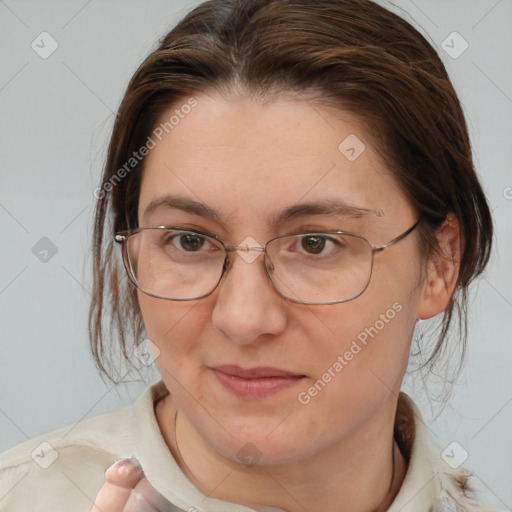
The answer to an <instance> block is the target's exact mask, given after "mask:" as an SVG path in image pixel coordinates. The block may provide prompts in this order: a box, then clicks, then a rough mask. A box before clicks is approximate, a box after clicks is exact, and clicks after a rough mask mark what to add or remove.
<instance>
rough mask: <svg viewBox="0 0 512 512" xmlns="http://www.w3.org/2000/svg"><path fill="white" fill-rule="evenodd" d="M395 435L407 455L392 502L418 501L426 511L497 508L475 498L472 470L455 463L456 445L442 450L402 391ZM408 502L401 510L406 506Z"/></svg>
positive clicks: (493, 511)
mask: <svg viewBox="0 0 512 512" xmlns="http://www.w3.org/2000/svg"><path fill="white" fill-rule="evenodd" d="M395 438H396V439H397V442H398V443H399V445H400V448H401V450H402V453H405V454H406V455H407V459H408V469H407V474H406V478H405V480H404V484H403V488H402V489H401V492H400V493H399V499H398V500H397V503H396V504H394V505H398V504H399V503H400V502H401V499H402V500H403V499H405V500H404V501H405V502H406V503H407V505H411V507H410V510H415V507H414V505H413V503H414V502H415V501H417V503H416V505H418V507H417V508H416V510H418V509H423V510H426V511H427V510H428V512H499V511H498V510H497V509H493V508H491V507H488V506H486V505H485V504H483V503H481V502H480V501H478V500H477V499H476V497H475V494H476V493H475V490H474V488H473V486H472V485H471V477H472V476H473V474H472V472H471V471H469V470H468V469H466V468H464V467H462V466H461V465H460V464H458V461H457V458H458V456H457V453H454V450H455V451H456V448H457V445H454V446H453V447H447V448H446V449H445V450H442V449H441V448H440V447H439V446H437V445H436V444H435V443H434V442H432V440H431V438H430V434H429V432H428V428H427V426H426V424H425V423H424V421H423V418H422V416H421V413H420V411H419V409H418V407H417V406H416V404H415V403H414V401H413V400H412V398H411V397H409V396H408V395H407V394H405V393H403V392H401V393H400V398H399V402H398V407H397V414H396V418H395ZM451 448H453V449H451ZM400 498H401V499H400ZM409 500H410V502H409ZM407 505H406V506H405V509H404V510H409V508H408V506H407ZM395 508H396V507H395ZM395 508H393V507H392V508H391V509H390V510H392V511H393V512H394V510H395ZM397 510H398V509H397Z"/></svg>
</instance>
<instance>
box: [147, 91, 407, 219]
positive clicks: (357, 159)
mask: <svg viewBox="0 0 512 512" xmlns="http://www.w3.org/2000/svg"><path fill="white" fill-rule="evenodd" d="M194 102H195V106H194V107H193V108H183V106H184V105H187V104H191V102H190V98H184V99H183V100H182V102H181V103H180V102H178V103H176V104H175V105H174V106H173V107H172V109H170V110H169V111H168V112H166V113H165V114H164V115H163V116H162V118H161V119H160V123H159V124H158V125H157V126H156V127H155V128H156V129H158V128H159V127H160V131H159V132H156V133H160V136H161V140H159V139H158V138H155V137H154V136H153V138H154V139H155V147H154V148H153V149H151V151H150V152H149V154H148V156H147V157H146V160H145V166H144V172H143V178H142V184H141V193H140V201H139V219H141V218H142V214H143V212H144V209H145V208H146V207H147V206H148V204H149V203H150V202H152V201H154V200H155V199H158V197H162V196H165V195H172V196H175V195H181V196H185V197H188V198H189V199H192V200H195V201H197V202H200V203H205V204H207V205H208V206H209V207H211V208H214V209H215V211H219V212H220V213H221V214H222V215H223V216H224V217H225V218H226V219H227V218H229V219H231V220H232V221H233V222H235V221H242V220H244V219H247V220H249V217H252V220H254V218H258V219H261V218H263V212H265V213H268V212H273V213H274V215H272V218H274V219H275V218H276V214H277V211H278V210H279V209H280V207H285V206H286V207H289V206H290V205H293V204H295V205H296V204H300V203H302V202H312V201H317V200H320V199H325V198H329V199H331V200H339V201H342V202H345V203H347V204H351V205H356V206H359V207H362V208H367V209H369V210H375V209H377V210H383V211H385V212H386V214H391V213H392V212H393V211H395V210H399V209H400V208H404V207H406V206H407V205H406V202H405V198H404V196H403V194H402V193H401V192H400V189H399V186H398V184H397V183H396V182H395V180H394V178H393V177H392V175H391V173H390V172H389V170H388V169H387V168H386V166H385V164H384V162H383V160H382V159H381V158H380V157H379V155H378V153H377V151H376V148H374V146H373V145H372V141H371V140H370V139H369V136H368V134H367V133H366V132H365V130H364V128H363V124H362V123H361V122H360V121H358V119H357V118H356V117H355V116H354V115H353V114H349V113H348V112H344V111H341V110H340V111H336V115H334V114H333V112H332V110H331V111H329V110H327V109H322V108H321V107H319V106H318V105H313V104H312V103H310V102H308V101H306V100H304V99H285V98H281V99H277V100H275V101H273V102H271V103H265V104H263V103H261V102H257V101H255V100H253V99H251V98H249V97H246V96H237V97H232V98H229V99H227V98H224V97H222V96H220V95H215V94H210V95H206V94H205V95H197V96H195V97H194ZM171 118H172V122H170V121H171ZM165 123H167V125H166V124H165ZM154 133H155V130H154V131H153V134H154ZM395 213H396V212H395Z"/></svg>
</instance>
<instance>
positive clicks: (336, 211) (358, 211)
mask: <svg viewBox="0 0 512 512" xmlns="http://www.w3.org/2000/svg"><path fill="white" fill-rule="evenodd" d="M162 208H164V209H171V208H176V209H178V210H182V211H185V212H189V213H193V214H195V215H199V216H200V217H205V218H207V219H211V220H214V221H216V222H218V223H220V224H222V225H224V223H223V222H222V220H221V218H220V216H219V214H218V213H217V212H215V210H213V209H211V208H210V207H208V206H207V205H205V204H204V203H201V202H198V201H194V200H193V199H189V198H186V197H182V196H172V195H168V196H165V197H161V198H158V199H155V200H153V201H151V202H150V203H149V205H148V206H147V207H146V209H145V210H144V213H143V216H144V217H146V216H148V215H150V214H152V213H154V212H155V211H157V210H160V209H162ZM315 215H336V216H342V217H351V218H356V219H360V218H364V217H368V216H370V215H375V211H374V210H371V209H368V208H363V207H360V206H355V205H351V204H349V203H346V202H345V201H342V200H340V199H323V200H320V201H313V202H309V203H298V204H294V205H292V206H289V207H288V208H285V209H284V210H282V211H281V212H278V213H276V214H274V215H272V216H271V217H270V218H269V224H270V226H271V227H272V228H274V229H275V228H277V227H279V226H280V225H282V224H284V223H285V222H287V221H291V220H294V219H300V218H303V217H308V216H315Z"/></svg>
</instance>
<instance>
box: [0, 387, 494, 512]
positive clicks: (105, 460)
mask: <svg viewBox="0 0 512 512" xmlns="http://www.w3.org/2000/svg"><path fill="white" fill-rule="evenodd" d="M167 394H168V391H167V389H166V388H165V385H164V383H163V381H160V382H158V383H157V384H154V385H153V386H150V387H148V388H147V389H146V390H145V392H144V393H143V394H142V395H141V396H140V398H138V399H137V401H136V402H135V403H134V404H133V405H132V406H130V407H125V408H123V409H120V410H118V411H115V412H112V413H109V414H103V415H101V416H96V417H93V418H89V419H86V420H83V421H81V422H79V423H77V424H75V425H70V426H67V427H64V428H59V429H57V430H54V431H52V432H49V433H47V434H44V435H42V436H38V437H36V438H33V439H30V440H28V441H25V442H24V443H22V444H19V445H17V446H15V447H14V448H11V449H10V450H8V451H6V452H4V453H3V454H2V455H0V511H2V512H43V511H45V512H50V511H51V512H59V511H63V512H64V511H65V512H88V511H89V510H90V508H91V506H92V503H93V501H94V498H95V496H96V494H97V493H98V491H99V489H100V487H101V486H102V485H103V483H104V472H105V470H106V469H107V468H108V467H109V466H110V465H111V464H113V462H114V461H116V460H118V459H120V458H123V457H130V456H133V457H136V458H137V459H138V460H139V461H140V463H141V465H142V468H143V469H144V472H145V474H146V477H147V478H148V480H149V482H151V484H152V485H153V486H154V487H155V488H156V489H157V490H158V491H159V492H160V493H161V494H162V495H163V496H164V497H165V498H167V499H168V500H169V501H170V502H171V503H173V504H174V505H175V506H176V507H177V508H179V509H182V510H184V511H188V510H197V511H198V512H199V511H200V512H250V511H251V510H252V509H250V508H247V507H243V506H241V505H236V504H233V503H228V502H224V501H220V500H216V499H211V498H207V497H206V496H205V495H204V494H202V493H201V492H200V491H199V490H198V489H197V488H196V487H195V486H194V485H193V484H192V483H191V482H190V481H189V480H188V479H187V478H186V476H185V475H184V474H183V472H182V471H181V469H180V468H179V466H178V465H177V463H176V462H175V460H174V458H173V456H172V454H171V452H170V450H169V449H168V447H167V445H166V444H165V441H164V438H163V437H162V434H161V432H160V429H159V426H158V423H157V419H156V415H155V406H156V403H157V402H158V401H159V400H160V399H162V398H163V397H164V396H166V395H167ZM395 439H396V441H397V443H398V445H399V447H400V449H401V451H402V453H403V455H404V457H405V459H406V461H407V462H408V469H407V474H406V477H405V480H404V482H403V484H402V487H401V489H400V491H399V493H398V495H397V496H396V498H395V500H394V501H393V503H392V505H391V507H390V508H389V509H388V511H389V512H440V511H443V512H445V511H449V512H463V511H464V512H466V511H468V512H475V511H480V512H482V511H486V512H490V511H491V509H489V508H487V507H485V506H483V505H481V504H479V503H477V502H475V501H473V500H472V499H470V498H469V497H467V496H466V494H465V490H466V492H467V489H468V486H467V479H468V477H469V475H470V472H469V471H467V470H464V469H461V468H459V469H452V468H451V467H450V466H449V465H448V464H447V463H446V462H445V461H444V460H443V459H442V458H441V450H440V448H438V447H437V446H436V445H434V444H433V443H432V442H431V440H430V437H429V434H428V431H427V428H426V426H425V425H424V423H423V421H422V420H421V415H420V413H419V411H418V409H417V407H416V405H415V404H414V402H413V401H412V399H411V398H410V397H409V396H408V395H406V394H405V393H403V392H401V393H400V396H399V400H398V407H397V414H396V419H395ZM41 443H43V444H41ZM31 454H32V455H31ZM54 459H55V460H54ZM45 467H46V469H44V468H45ZM331 510H332V512H336V511H337V510H338V509H337V507H336V506H335V505H333V507H332V509H331ZM325 512H331V511H325Z"/></svg>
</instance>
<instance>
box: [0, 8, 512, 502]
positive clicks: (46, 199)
mask: <svg viewBox="0 0 512 512" xmlns="http://www.w3.org/2000/svg"><path fill="white" fill-rule="evenodd" d="M198 3H199V2H197V1H188V2H187V1H184V0H183V1H181V0H180V1H177V0H172V1H170V0H167V1H163V0H148V1H142V0H140V1H133V0H132V1H121V0H117V1H101V2H100V1H99V0H90V1H88V2H87V1H84V0H73V1H66V2H64V1H56V0H53V1H45V2H38V1H36V0H31V1H28V0H19V1H14V0H5V1H1V0H0V47H1V49H2V50H1V66H0V109H1V119H2V123H1V128H0V154H1V156H2V163H1V171H0V172H1V174H0V175H1V187H0V226H1V240H2V243H1V248H2V250H1V251H0V258H1V264H0V311H1V323H0V329H1V343H2V345H1V363H0V368H1V371H0V432H1V435H0V451H3V450H5V449H7V448H8V447H10V446H12V445H14V444H16V443H18V442H21V441H24V440H25V439H27V438H30V437H33V436H35V435H37V434H41V433H43V432H45V431H48V430H50V429H53V428H56V427H58V426H62V425H64V424H68V423H73V422H76V421H79V420H80V419H81V418H85V417H89V416H93V415H96V414H100V413H103V412H107V411H111V410H113V409H115V408H117V407H120V406H121V405H126V404H128V403H130V402H131V401H133V400H134V399H135V398H136V397H137V396H138V394H139V393H140V391H141V390H142V389H143V388H144V387H145V386H146V383H143V382H139V383H133V384H131V385H129V386H125V387H120V388H114V387H113V386H111V385H106V384H104V383H103V382H102V381H101V379H100V378H99V376H98V374H97V372H96V370H95V367H94V365H93V362H92V358H91V356H90V355H89V351H88V340H87V324H86V320H87V306H88V300H89V293H90V292H89V290H90V287H91V280H90V270H89V267H90V258H89V257H88V251H89V242H90V234H91V225H92V223H91V216H92V211H93V205H94V197H93V195H92V191H93V189H94V188H95V187H96V186H97V185H98V180H99V175H100V169H101V166H102V162H103V158H104V155H105V149H106V145H107V142H108V136H109V130H110V128H111V126H112V121H113V115H114V114H113V113H114V112H115V110H116V108H117V106H118V104H119V102H120V99H121V94H122V92H123V91H124V88H125V86H126V84H127V82H128V80H129V78H130V76H131V74H132V73H133V72H134V71H135V69H136V67H137V66H138V65H139V64H140V62H141V61H142V60H143V58H144V57H145V56H146V55H147V54H148V53H149V51H150V50H151V49H152V48H153V46H154V45H155V44H156V40H157V38H158V37H160V36H162V35H163V34H164V33H165V32H166V31H167V30H168V29H169V28H170V27H171V26H172V25H173V24H174V23H175V22H176V21H177V20H178V19H179V18H181V17H182V15H183V14H184V13H185V12H186V11H187V10H188V9H189V8H190V7H192V6H193V5H197V4H198ZM386 5H388V6H389V4H386ZM395 5H396V7H395V8H394V9H395V10H396V11H397V12H400V13H401V15H403V16H404V17H406V18H407V19H408V20H409V21H411V22H413V24H415V25H416V26H417V27H418V28H419V29H420V30H421V31H422V32H423V33H424V34H428V37H429V38H430V40H431V41H433V43H434V44H435V46H436V47H437V48H438V50H439V52H440V54H441V56H442V58H443V61H444V62H445V63H446V66H447V68H448V72H449V74H450V76H451V77H452V80H453V82H454V85H455V87H456V89H457V91H458V93H459V95H460V98H461V100H462V102H463V105H464V108H465V112H466V114H467V117H468V121H469V125H470V130H471V136H472V140H473V144H474V154H475V161H476V165H477V168H478V171H479V173H480V176H481V178H482V181H483V184H484V187H485V190H486V192H487V194H488V197H489V201H490V204H491V207H492V209H493V212H494V219H495V221H496V232H497V233H496V238H497V245H496V251H495V254H494V256H493V259H492V262H491V264H490V266H489V268H488V271H487V273H486V275H485V277H484V278H482V279H479V280H478V282H477V284H476V286H475V287H474V292H475V293H473V295H472V305H471V306H472V307H471V312H470V313H471V323H470V333H469V348H468V359H467V363H466V366H465V370H464V372H463V374H462V376H461V378H460V379H459V381H458V384H457V386H456V387H455V389H454V393H453V397H452V400H451V402H450V403H449V406H448V407H446V408H445V409H444V411H443V412H442V414H441V415H440V416H439V417H438V418H437V419H435V413H436V411H437V410H438V408H437V406H436V404H431V403H429V402H428V399H427V398H426V396H425V393H424V392H423V391H422V389H421V382H419V383H418V379H419V377H418V376H416V377H413V378H407V379H406V384H405V387H404V389H405V390H406V391H408V392H409V393H410V394H412V396H413V398H414V399H415V400H416V401H417V402H418V404H419V405H420V407H421V409H422V412H423V414H424V417H425V419H426V421H427V424H428V425H429V427H430V428H431V434H432V437H433V439H434V441H435V442H436V443H437V444H438V445H439V446H441V447H442V448H444V447H446V446H448V445H449V444H450V443H451V442H453V441H457V442H458V443H459V444H460V445H461V446H462V447H464V449H465V450H466V451H467V452H468V453H469V457H468V459H467V460H466V461H465V463H464V466H466V467H468V468H469V469H471V470H472V471H474V473H475V474H476V475H477V478H476V479H474V483H475V484H477V486H478V489H479V490H480V491H481V494H480V497H481V499H482V500H484V501H485V502H487V503H488V504H490V505H494V506H496V507H498V508H501V509H508V510H510V509H511V507H512V486H511V485H510V482H511V480H512V435H511V432H512V429H511V426H512V375H511V369H510V366H511V363H512V339H511V336H510V332H509V319H510V317H511V315H512V279H511V267H510V261H512V259H511V256H512V254H511V253H512V247H511V242H512V237H511V232H512V226H511V224H512V215H511V214H512V172H511V167H510V165H511V164H510V162H511V161H512V149H511V147H512V121H511V120H512V65H511V64H512V62H511V60H512V59H511V50H512V30H511V27H512V1H511V0H499V1H498V0H451V1H446V0H415V1H414V2H413V1H412V0H400V1H397V2H395ZM43 31H46V32H48V33H50V34H51V36H52V37H53V38H54V39H55V40H56V41H57V43H58V45H59V46H58V49H57V50H56V51H55V52H54V53H53V54H52V55H51V56H50V57H49V58H47V59H42V58H41V57H40V56H39V55H38V54H37V53H36V52H35V51H34V50H33V49H32V48H31V43H32V41H34V40H35V39H36V38H37V36H39V34H41V32H43ZM453 31H457V32H458V33H460V34H461V36H462V37H463V38H464V39H465V40H466V41H467V42H468V44H469V47H468V49H467V50H466V51H465V52H464V53H463V54H462V55H460V56H459V57H458V58H456V59H454V58H452V57H450V56H449V55H448V54H447V53H446V52H445V51H444V50H443V49H442V46H441V45H442V42H443V41H444V40H446V38H447V36H449V35H450V34H451V33H452V32H453ZM449 41H450V39H448V42H449ZM457 45H459V46H457ZM452 46H454V47H455V50H457V48H461V46H460V42H457V40H455V42H454V43H453V45H452ZM42 237H48V238H49V239H50V240H51V241H52V243H53V244H54V245H55V246H56V249H57V252H56V254H55V255H53V256H52V257H50V256H51V253H49V256H48V261H46V262H42V261H40V259H38V258H37V257H36V255H35V254H34V253H33V252H32V248H33V247H34V246H35V245H36V243H38V241H39V240H40V239H41V238H42ZM36 247H37V246H36ZM507 261H508V264H506V262H507Z"/></svg>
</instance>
